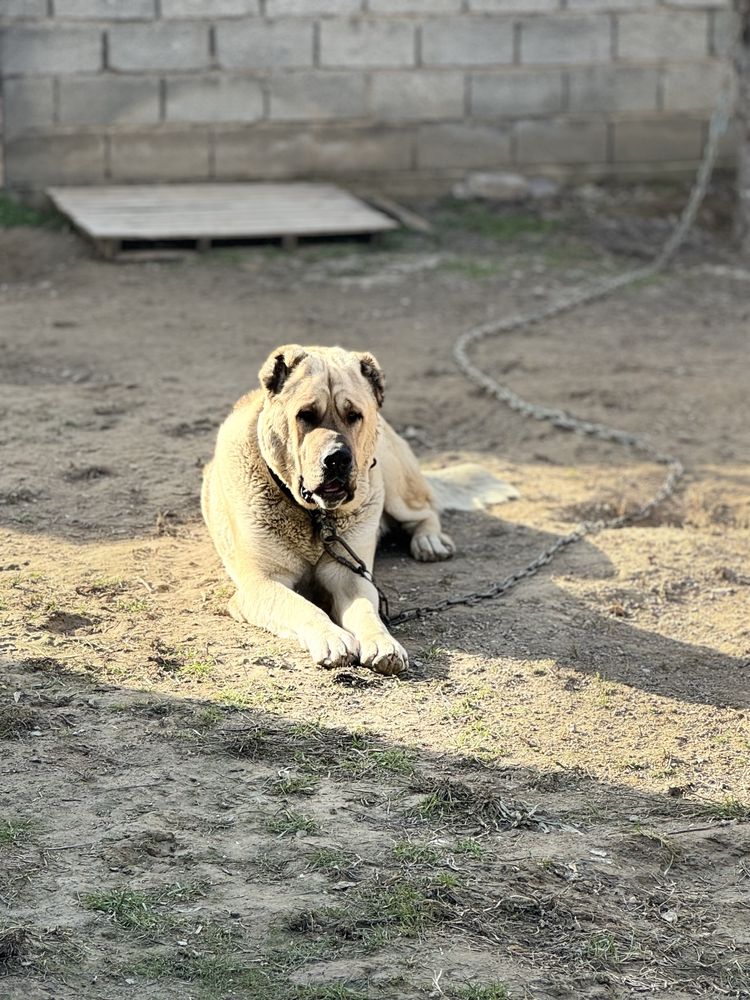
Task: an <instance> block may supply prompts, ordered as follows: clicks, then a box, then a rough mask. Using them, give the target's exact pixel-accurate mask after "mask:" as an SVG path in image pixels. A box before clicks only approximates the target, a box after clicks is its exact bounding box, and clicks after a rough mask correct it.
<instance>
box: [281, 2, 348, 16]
mask: <svg viewBox="0 0 750 1000" xmlns="http://www.w3.org/2000/svg"><path fill="white" fill-rule="evenodd" d="M363 7H364V4H363V2H362V0H266V17H283V16H284V15H285V14H300V15H302V16H303V17H316V16H317V15H319V14H349V15H354V14H359V13H361V12H362V10H363Z"/></svg>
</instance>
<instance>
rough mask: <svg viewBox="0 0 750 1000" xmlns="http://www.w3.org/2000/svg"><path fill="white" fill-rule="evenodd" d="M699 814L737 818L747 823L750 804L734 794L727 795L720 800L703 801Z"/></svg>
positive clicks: (730, 818) (740, 821)
mask: <svg viewBox="0 0 750 1000" xmlns="http://www.w3.org/2000/svg"><path fill="white" fill-rule="evenodd" d="M699 815H701V816H708V817H710V818H711V819H729V820H732V819H733V820H737V822H738V823H746V822H747V821H748V820H750V805H748V803H746V802H742V801H740V799H738V798H735V797H734V796H733V795H727V796H726V797H725V798H724V799H722V800H721V801H720V802H705V803H703V804H702V805H701V806H700V807H699Z"/></svg>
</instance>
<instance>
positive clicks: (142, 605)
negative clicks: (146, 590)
mask: <svg viewBox="0 0 750 1000" xmlns="http://www.w3.org/2000/svg"><path fill="white" fill-rule="evenodd" d="M115 607H116V608H117V610H118V611H122V612H123V613H124V614H128V615H142V614H143V613H144V611H148V610H149V607H150V604H149V602H148V601H147V600H146V598H144V597H135V598H133V599H132V600H130V601H128V600H120V601H117V602H116V604H115Z"/></svg>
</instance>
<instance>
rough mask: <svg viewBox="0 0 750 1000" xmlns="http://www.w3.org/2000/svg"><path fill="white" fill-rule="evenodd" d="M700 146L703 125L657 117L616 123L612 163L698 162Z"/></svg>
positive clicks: (684, 120)
mask: <svg viewBox="0 0 750 1000" xmlns="http://www.w3.org/2000/svg"><path fill="white" fill-rule="evenodd" d="M702 145H703V122H701V121H690V120H686V119H684V118H682V119H680V118H678V119H672V120H670V119H668V118H666V119H665V118H660V119H658V120H654V121H648V122H615V141H614V159H615V163H623V162H624V163H627V162H641V163H648V162H651V161H660V160H662V161H663V160H690V161H693V160H697V159H698V158H699V156H700V154H701V148H702Z"/></svg>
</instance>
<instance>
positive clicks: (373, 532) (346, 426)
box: [201, 344, 453, 674]
mask: <svg viewBox="0 0 750 1000" xmlns="http://www.w3.org/2000/svg"><path fill="white" fill-rule="evenodd" d="M260 382H261V386H262V388H261V389H260V390H256V391H255V392H251V393H249V394H248V395H247V396H244V397H243V398H242V399H241V400H240V401H239V402H238V403H237V404H236V406H235V408H234V411H233V412H232V413H231V414H230V416H229V417H228V418H227V419H226V420H225V421H224V423H223V424H222V426H221V428H220V429H219V435H218V439H217V442H216V452H215V455H214V458H213V461H212V462H210V463H209V464H208V465H207V466H206V469H205V472H204V478H203V493H202V498H201V500H202V509H203V516H204V518H205V520H206V524H207V525H208V529H209V531H210V532H211V537H212V538H213V541H214V544H215V545H216V548H217V550H218V552H219V555H220V556H221V558H222V560H223V562H224V565H225V567H226V569H227V572H228V573H229V575H230V577H231V578H232V580H233V581H234V583H235V585H236V587H237V593H236V594H235V595H234V597H233V598H232V600H231V601H230V603H229V611H230V613H231V614H232V616H233V617H234V618H237V619H238V620H240V621H246V622H250V623H251V624H253V625H259V626H261V627H262V628H265V629H268V631H269V632H273V633H274V634H275V635H278V636H281V637H282V638H294V639H297V640H298V641H299V643H300V644H301V645H302V646H303V647H304V648H305V649H307V650H308V652H309V653H310V655H311V656H312V658H313V659H314V660H315V661H316V663H319V664H321V665H322V666H325V667H338V666H342V665H345V664H349V663H355V662H359V663H362V664H363V665H365V666H368V667H372V668H373V670H377V671H379V672H380V673H384V674H391V673H398V672H399V671H401V670H403V669H404V668H405V667H406V665H407V663H408V657H407V654H406V651H405V650H404V649H403V647H402V646H401V645H400V644H399V643H398V642H397V641H396V640H395V639H394V638H393V637H392V636H391V635H390V634H389V633H388V631H387V629H386V627H385V625H384V624H383V622H382V621H381V619H380V617H379V615H378V595H377V591H376V589H375V587H374V586H373V585H372V583H370V582H369V581H368V580H366V579H364V578H363V577H361V576H358V575H356V574H355V573H353V572H351V570H349V569H347V568H346V567H345V566H342V565H340V564H339V563H338V562H336V561H335V560H334V559H333V558H331V556H330V555H329V554H328V553H327V552H326V550H325V549H324V547H323V542H322V541H321V537H320V528H319V523H317V522H318V518H316V517H315V516H313V515H314V514H315V512H325V513H326V517H327V518H328V519H330V521H331V522H332V523H333V525H334V527H335V530H336V532H337V533H338V534H339V535H340V536H341V537H342V538H343V539H345V541H346V542H347V543H348V544H349V545H350V546H351V548H352V549H353V550H354V551H355V552H356V553H357V554H358V555H359V556H360V558H361V559H362V560H363V561H364V562H365V563H366V565H367V568H368V569H369V570H370V571H372V563H373V558H374V556H375V546H376V544H377V540H378V535H379V533H380V528H381V521H382V520H383V519H385V520H388V519H392V520H393V521H396V522H398V523H399V524H400V525H401V526H402V527H403V528H405V529H406V531H407V532H408V533H409V534H410V535H411V553H412V555H413V556H414V558H415V559H420V560H428V561H432V560H436V559H448V558H449V557H450V556H451V554H452V553H453V542H452V541H451V539H450V538H449V537H448V536H447V535H445V534H443V533H442V531H441V528H440V519H439V518H438V514H437V510H436V506H435V503H434V500H433V495H432V492H431V490H430V487H429V485H428V484H427V482H426V480H425V479H424V477H423V476H422V473H421V472H420V471H419V467H418V465H417V460H416V458H415V457H414V454H413V453H412V451H411V449H410V447H409V445H408V444H407V443H406V441H404V440H403V439H402V438H400V437H399V436H398V435H397V434H396V432H395V431H394V430H393V428H392V427H390V426H389V424H388V423H387V422H386V421H385V420H384V419H383V417H382V416H381V415H380V412H379V411H380V407H381V405H382V402H383V390H384V386H385V380H384V377H383V373H382V371H381V370H380V366H379V365H378V363H377V361H376V360H375V358H374V357H373V356H372V354H367V353H358V352H352V351H345V350H342V349H341V348H338V347H330V348H329V347H299V346H297V345H296V344H293V345H288V346H286V347H279V348H278V349H277V350H275V351H274V352H273V353H272V354H271V356H270V357H269V358H268V360H267V361H266V363H265V364H264V365H263V367H262V368H261V370H260ZM300 589H305V590H308V591H309V590H310V589H317V590H322V591H323V592H324V594H326V595H327V596H328V597H329V598H330V605H331V614H330V617H329V615H328V614H326V613H325V612H324V611H323V610H321V608H319V607H317V606H316V605H315V604H313V603H312V602H311V601H309V600H307V599H306V598H305V597H303V596H302V595H301V594H300V593H299V590H300Z"/></svg>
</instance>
